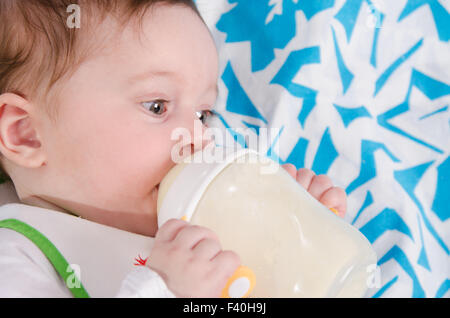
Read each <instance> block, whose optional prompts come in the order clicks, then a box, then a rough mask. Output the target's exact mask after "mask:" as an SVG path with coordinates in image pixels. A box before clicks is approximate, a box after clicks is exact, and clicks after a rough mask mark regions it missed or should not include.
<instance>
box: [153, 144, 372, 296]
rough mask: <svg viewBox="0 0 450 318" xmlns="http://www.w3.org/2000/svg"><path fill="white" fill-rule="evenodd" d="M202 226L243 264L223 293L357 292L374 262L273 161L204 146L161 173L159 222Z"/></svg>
mask: <svg viewBox="0 0 450 318" xmlns="http://www.w3.org/2000/svg"><path fill="white" fill-rule="evenodd" d="M171 218H179V219H184V220H186V221H188V222H190V223H191V224H196V225H200V226H204V227H207V228H209V229H211V230H213V231H214V232H215V233H216V234H217V235H218V237H219V240H220V242H221V245H222V249H223V250H232V251H234V252H236V253H237V254H238V255H239V256H240V258H241V262H242V266H241V267H240V268H238V270H237V271H236V273H235V274H234V275H233V277H231V278H230V280H229V282H228V284H227V286H225V287H224V290H223V295H222V296H223V297H246V296H248V297H362V296H363V295H364V294H365V292H366V290H367V288H368V283H369V281H370V275H372V274H371V273H370V268H372V269H373V266H374V264H376V262H377V257H376V254H375V253H374V251H373V249H372V247H371V245H370V243H369V242H368V240H367V239H366V238H365V237H364V236H363V235H362V234H361V233H360V232H359V231H358V230H357V229H356V228H354V227H353V226H351V225H349V224H348V223H346V222H345V221H344V220H342V219H341V218H340V217H338V216H336V215H335V214H334V213H332V212H331V211H330V210H329V209H328V208H327V207H325V206H323V205H322V204H321V203H319V202H318V201H317V200H316V199H315V198H313V197H312V196H311V195H310V194H309V193H308V192H307V191H306V190H305V189H304V188H303V187H302V186H301V185H299V184H298V183H297V181H296V180H295V179H294V178H292V177H291V176H290V175H289V173H288V172H287V171H285V170H284V169H283V168H282V167H280V166H279V165H278V164H277V163H276V162H275V161H273V160H271V159H269V158H267V157H265V156H263V155H261V154H259V153H257V152H256V151H254V150H250V149H241V150H234V149H232V148H222V147H212V148H211V147H210V148H209V149H206V150H203V151H199V152H196V153H194V154H193V155H192V156H190V157H188V158H187V159H185V160H184V161H182V162H181V163H179V164H177V165H176V166H174V167H173V168H172V169H171V170H170V171H169V173H168V174H167V175H166V176H165V178H164V179H163V181H162V182H161V184H160V187H159V194H158V225H159V226H162V224H164V222H166V221H167V220H169V219H171Z"/></svg>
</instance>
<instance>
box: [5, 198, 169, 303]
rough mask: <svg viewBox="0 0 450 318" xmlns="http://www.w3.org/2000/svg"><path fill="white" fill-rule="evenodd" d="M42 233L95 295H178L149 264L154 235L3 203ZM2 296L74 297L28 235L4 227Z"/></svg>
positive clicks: (11, 215)
mask: <svg viewBox="0 0 450 318" xmlns="http://www.w3.org/2000/svg"><path fill="white" fill-rule="evenodd" d="M10 218H14V219H18V220H20V221H22V222H25V223H27V224H29V225H31V226H32V227H34V228H35V229H37V230H38V231H39V232H41V233H42V234H44V235H45V236H46V237H47V238H48V239H49V240H50V241H51V242H52V243H53V244H54V245H55V246H56V248H57V249H58V250H59V251H60V252H61V254H62V255H63V256H64V257H65V258H66V260H67V261H68V263H69V264H71V266H72V268H73V269H74V271H75V272H76V274H77V276H78V277H79V278H80V279H81V281H82V284H83V286H84V287H85V289H86V290H87V292H88V293H89V295H90V296H91V297H174V295H173V294H172V292H171V291H170V290H169V289H168V288H167V286H166V284H165V283H164V281H163V280H162V278H161V277H160V276H159V275H158V274H157V273H155V272H154V271H152V270H151V269H150V268H148V267H146V266H137V265H135V264H138V262H137V261H136V258H139V257H140V258H141V259H145V258H146V257H147V256H148V255H149V253H150V250H151V247H152V246H153V238H151V237H146V236H143V235H138V234H134V233H131V232H126V231H123V230H119V229H116V228H112V227H108V226H105V225H102V224H98V223H95V222H91V221H87V220H84V219H81V218H78V217H75V216H72V215H69V214H65V213H61V212H58V211H53V210H49V209H44V208H39V207H34V206H29V205H25V204H20V203H12V204H6V205H3V206H1V207H0V220H4V219H10ZM0 297H72V294H71V292H70V291H69V289H68V288H67V287H66V282H64V281H63V279H62V278H61V277H60V276H59V274H58V273H57V272H56V270H55V269H54V267H53V265H52V264H51V263H50V262H49V260H48V259H47V258H46V256H45V255H44V254H43V253H42V252H41V250H40V249H39V248H38V247H37V246H36V245H35V244H34V243H33V242H31V241H30V240H29V239H28V238H27V237H25V236H24V235H22V234H20V233H17V232H15V231H13V230H10V229H5V228H0Z"/></svg>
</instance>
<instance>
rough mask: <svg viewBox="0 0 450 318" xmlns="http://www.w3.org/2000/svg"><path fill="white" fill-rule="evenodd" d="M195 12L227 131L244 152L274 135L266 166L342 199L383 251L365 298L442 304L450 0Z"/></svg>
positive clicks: (239, 3)
mask: <svg viewBox="0 0 450 318" xmlns="http://www.w3.org/2000/svg"><path fill="white" fill-rule="evenodd" d="M196 2H197V5H198V7H199V10H200V12H201V14H202V16H203V17H204V19H205V22H206V23H207V24H208V26H209V28H210V30H211V32H212V34H213V37H214V39H215V42H216V44H217V47H218V50H219V54H220V63H221V69H220V71H221V73H220V82H219V90H220V94H219V99H218V102H217V105H216V111H217V114H218V117H219V118H220V123H221V125H222V127H223V128H226V129H227V130H228V132H229V133H230V135H231V136H233V138H234V140H235V141H236V142H237V143H238V144H240V145H241V146H242V147H247V146H248V145H247V140H246V138H244V137H245V136H243V135H242V129H243V128H247V127H250V128H253V129H254V134H256V135H257V134H258V133H259V132H260V131H261V127H270V128H279V129H278V133H277V134H275V135H274V136H273V138H272V139H270V141H269V145H270V147H269V148H268V149H267V155H268V156H270V157H272V158H274V159H276V160H279V162H280V163H292V164H294V165H295V166H296V167H297V168H300V167H306V168H310V169H312V170H313V171H314V172H315V173H316V174H327V175H329V176H330V177H331V178H332V180H333V182H334V183H335V184H336V185H337V186H340V187H342V188H344V189H345V190H346V192H347V195H348V212H347V215H346V220H347V221H348V222H349V223H351V224H353V225H354V226H355V227H357V228H358V229H359V230H360V231H361V232H362V233H363V234H364V235H365V236H366V237H367V238H368V240H369V241H370V242H371V243H372V244H373V247H374V249H375V250H376V252H377V254H378V265H379V273H380V275H379V279H378V281H377V284H376V285H377V287H376V288H371V289H369V292H368V295H367V296H368V297H450V291H449V288H450V257H449V256H450V250H449V248H450V221H449V218H450V208H449V206H450V199H449V198H450V157H449V153H450V138H449V137H450V111H449V104H450V46H449V40H450V14H449V11H450V1H449V0H395V1H394V0H378V1H375V0H197V1H196ZM239 129H241V132H240V131H239Z"/></svg>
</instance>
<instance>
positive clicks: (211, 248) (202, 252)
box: [192, 238, 222, 260]
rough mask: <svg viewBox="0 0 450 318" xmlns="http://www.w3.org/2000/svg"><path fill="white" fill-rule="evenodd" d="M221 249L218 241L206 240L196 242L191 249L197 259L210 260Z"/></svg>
mask: <svg viewBox="0 0 450 318" xmlns="http://www.w3.org/2000/svg"><path fill="white" fill-rule="evenodd" d="M221 250H222V247H221V245H220V242H219V241H218V240H213V239H210V238H206V239H203V240H201V241H200V242H198V244H197V245H195V246H194V247H193V249H192V251H193V252H194V254H195V255H196V256H198V257H199V258H202V259H206V260H211V259H213V258H214V257H215V256H216V255H217V254H219V253H220V251H221Z"/></svg>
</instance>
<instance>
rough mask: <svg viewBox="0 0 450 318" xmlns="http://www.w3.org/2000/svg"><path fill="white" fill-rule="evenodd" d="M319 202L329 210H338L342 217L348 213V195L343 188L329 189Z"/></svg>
mask: <svg viewBox="0 0 450 318" xmlns="http://www.w3.org/2000/svg"><path fill="white" fill-rule="evenodd" d="M319 201H320V203H322V204H323V205H325V206H326V207H327V208H330V209H331V208H332V209H335V210H337V211H338V215H339V216H340V217H344V215H345V212H346V211H347V195H346V193H345V190H344V189H342V188H339V187H332V188H330V189H328V190H327V191H325V192H324V193H323V194H322V196H321V197H320V200H319Z"/></svg>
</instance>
